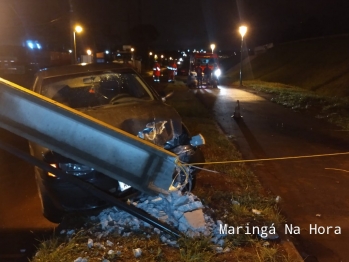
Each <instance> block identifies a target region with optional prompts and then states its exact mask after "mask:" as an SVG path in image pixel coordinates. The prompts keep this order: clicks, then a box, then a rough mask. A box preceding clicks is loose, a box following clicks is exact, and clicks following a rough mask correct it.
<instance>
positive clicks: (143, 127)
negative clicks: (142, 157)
mask: <svg viewBox="0 0 349 262" xmlns="http://www.w3.org/2000/svg"><path fill="white" fill-rule="evenodd" d="M80 111H81V112H83V113H85V114H87V115H89V116H91V117H93V118H96V119H98V120H100V121H102V122H105V123H107V124H109V125H112V126H114V127H117V128H119V129H121V130H124V131H126V132H128V133H130V134H132V135H135V136H138V137H140V138H143V139H146V140H149V141H152V142H153V143H154V144H157V145H159V146H164V144H165V143H166V142H167V141H170V140H172V139H174V138H176V137H178V136H179V135H181V134H182V119H181V117H180V116H179V114H178V113H177V111H176V110H175V109H174V108H173V107H171V106H169V105H167V104H165V103H162V102H158V101H144V102H139V103H138V102H137V103H128V104H123V105H108V106H105V107H96V108H84V109H80Z"/></svg>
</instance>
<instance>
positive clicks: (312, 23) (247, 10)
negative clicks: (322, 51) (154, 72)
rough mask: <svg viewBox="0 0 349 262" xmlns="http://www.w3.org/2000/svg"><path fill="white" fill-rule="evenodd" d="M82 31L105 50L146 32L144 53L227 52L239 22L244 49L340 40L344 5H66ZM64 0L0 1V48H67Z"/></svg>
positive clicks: (258, 0)
mask: <svg viewBox="0 0 349 262" xmlns="http://www.w3.org/2000/svg"><path fill="white" fill-rule="evenodd" d="M71 1H73V3H74V15H75V19H76V21H77V22H79V23H81V25H82V26H83V27H84V29H85V30H84V32H83V33H82V34H81V35H79V36H78V37H77V39H78V41H80V42H79V44H81V45H84V46H86V47H87V46H89V47H91V48H102V47H103V45H104V46H105V47H103V48H112V47H113V45H114V46H116V45H122V44H132V43H131V42H132V39H131V36H130V33H129V32H130V30H131V29H132V28H134V27H135V26H137V25H138V24H139V23H142V24H148V25H153V26H154V27H155V28H156V30H157V32H158V33H159V36H158V38H157V40H156V41H153V42H150V43H149V46H150V47H152V48H153V47H158V48H162V49H172V48H173V49H178V48H197V49H200V48H207V49H209V45H210V43H212V42H213V43H215V44H216V46H217V48H218V49H223V50H224V49H235V48H238V46H239V43H240V40H241V38H240V36H239V34H238V31H237V30H238V26H239V25H240V24H241V23H245V24H246V25H247V26H248V28H249V29H248V33H247V35H246V37H245V40H246V43H248V44H249V45H250V46H251V47H253V46H256V45H260V44H266V43H270V42H283V41H290V40H295V39H297V38H298V39H299V38H307V37H316V36H321V35H331V34H341V33H348V25H349V21H348V17H349V15H348V13H349V1H348V0H331V1H329V0H328V1H321V0H293V1H290V0H281V1H275V0H71ZM69 17H70V16H69V0H0V44H5V43H8V42H14V41H17V42H20V41H23V40H24V39H26V38H32V39H38V40H40V42H43V44H45V43H47V45H48V46H49V47H50V48H52V47H55V48H59V47H63V48H69V47H70V36H71V34H70V32H69V21H70V20H69Z"/></svg>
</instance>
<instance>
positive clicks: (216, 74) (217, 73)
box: [214, 68, 222, 77]
mask: <svg viewBox="0 0 349 262" xmlns="http://www.w3.org/2000/svg"><path fill="white" fill-rule="evenodd" d="M214 74H215V76H216V77H219V76H220V75H221V74H222V71H221V70H220V69H219V68H218V69H216V71H214Z"/></svg>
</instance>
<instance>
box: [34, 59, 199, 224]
mask: <svg viewBox="0 0 349 262" xmlns="http://www.w3.org/2000/svg"><path fill="white" fill-rule="evenodd" d="M32 90H33V91H34V92H36V93H39V94H41V95H43V96H45V97H48V98H50V99H52V100H54V101H56V102H59V103H61V104H64V105H66V106H68V107H70V108H73V109H75V110H78V111H80V112H82V113H84V114H86V115H89V116H91V117H93V118H95V119H98V120H99V121H103V122H105V123H107V124H109V125H112V126H114V127H117V128H119V129H121V130H124V131H126V132H128V133H130V134H132V135H134V136H137V137H139V138H141V139H145V140H148V141H150V142H151V143H154V144H155V145H157V146H159V147H162V148H164V149H166V150H169V151H171V152H173V153H175V154H176V155H178V158H179V160H181V161H182V162H186V163H202V162H204V161H205V160H204V156H203V154H202V151H201V150H200V148H199V147H200V145H202V144H204V143H205V140H204V138H203V137H202V136H201V135H200V134H199V135H196V136H191V135H190V133H189V131H188V129H187V128H186V126H185V125H184V123H183V122H182V119H181V117H180V116H179V114H178V113H177V111H176V110H175V109H174V108H173V107H171V106H169V105H168V104H166V103H165V101H166V98H168V97H169V96H170V95H171V94H169V95H167V96H166V97H161V96H159V94H158V93H157V92H156V91H155V90H154V89H153V88H152V87H151V86H150V85H148V84H147V83H146V82H145V81H144V79H143V78H142V77H141V76H140V75H139V74H138V73H137V72H136V71H135V70H133V69H132V68H130V67H128V66H126V65H120V64H112V63H111V64H77V65H70V66H63V67H54V68H48V69H42V70H40V71H39V72H38V73H37V74H36V77H35V81H34V85H33V88H32ZM52 121H54V119H53V120H52ZM29 147H30V152H31V154H32V155H33V156H35V157H36V158H39V159H41V160H43V161H44V162H46V163H48V164H49V165H51V166H52V167H54V168H57V169H59V170H61V171H63V172H65V173H66V174H68V175H71V176H75V177H78V178H79V179H82V180H84V181H87V182H89V183H91V184H93V185H94V186H96V187H98V188H99V189H102V190H103V191H105V192H108V193H110V194H112V195H113V196H115V197H116V198H119V199H124V200H126V199H129V198H131V197H134V196H137V195H138V194H139V193H140V192H139V191H138V190H136V189H134V188H132V187H131V186H129V185H127V184H125V183H124V182H123V181H117V180H115V179H112V178H111V177H109V176H106V175H104V174H103V173H101V172H98V170H95V169H93V168H91V167H88V166H85V165H82V164H80V163H78V162H76V161H74V160H73V159H69V158H66V157H64V156H62V155H60V154H58V153H57V152H54V151H52V150H50V149H48V148H45V147H42V146H41V145H38V144H36V143H34V142H29ZM125 150H127V148H125ZM187 169H188V170H186V171H185V172H183V171H181V170H177V171H176V172H174V174H173V181H174V182H173V185H179V186H180V188H179V189H180V190H189V191H190V190H192V189H193V188H194V186H195V181H196V175H197V172H198V170H199V169H197V168H194V167H192V166H189V167H188V168H187ZM35 178H36V182H37V185H38V190H39V195H40V199H41V203H42V208H43V214H44V216H45V217H46V218H47V219H48V220H50V221H51V222H55V223H59V222H61V220H62V218H63V217H64V215H66V214H68V213H72V212H80V211H87V210H93V209H96V208H99V207H104V206H106V204H107V203H105V202H104V201H102V200H100V199H98V198H97V197H95V196H94V195H93V194H90V193H89V192H87V191H86V190H83V189H81V188H79V187H78V186H76V185H74V184H72V183H69V182H68V181H66V180H65V179H64V177H60V176H59V175H57V174H52V173H50V172H47V171H45V170H42V169H40V168H38V167H35Z"/></svg>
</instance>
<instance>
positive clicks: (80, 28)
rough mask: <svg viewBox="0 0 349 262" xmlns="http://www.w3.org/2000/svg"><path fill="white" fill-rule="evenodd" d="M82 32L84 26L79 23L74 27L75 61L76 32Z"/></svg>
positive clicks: (75, 57)
mask: <svg viewBox="0 0 349 262" xmlns="http://www.w3.org/2000/svg"><path fill="white" fill-rule="evenodd" d="M81 32H82V27H81V26H79V25H77V26H75V28H74V62H75V63H76V62H77V56H76V36H75V34H76V33H81Z"/></svg>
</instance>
